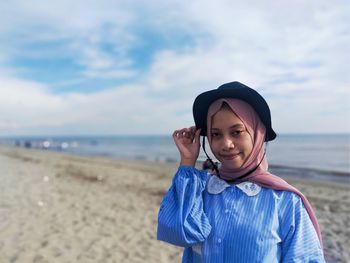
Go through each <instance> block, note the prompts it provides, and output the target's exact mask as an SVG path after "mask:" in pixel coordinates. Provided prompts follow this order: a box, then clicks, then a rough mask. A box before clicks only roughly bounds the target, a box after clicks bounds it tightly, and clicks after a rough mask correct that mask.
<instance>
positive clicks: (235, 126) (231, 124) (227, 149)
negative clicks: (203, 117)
mask: <svg viewBox="0 0 350 263" xmlns="http://www.w3.org/2000/svg"><path fill="white" fill-rule="evenodd" d="M210 147H211V150H212V152H213V154H214V155H215V157H216V158H217V159H218V160H219V161H220V162H221V163H222V164H223V165H225V167H227V168H229V169H237V168H240V167H242V165H243V164H244V163H245V161H246V160H247V159H248V157H249V155H250V153H251V152H252V150H253V141H252V139H251V137H250V135H249V133H248V131H247V130H246V127H245V125H244V124H243V122H242V121H241V120H240V119H239V118H238V117H237V115H236V114H235V113H234V112H233V111H232V110H231V109H228V108H222V109H221V110H219V111H218V112H217V113H216V114H215V115H214V116H213V117H212V125H211V145H210Z"/></svg>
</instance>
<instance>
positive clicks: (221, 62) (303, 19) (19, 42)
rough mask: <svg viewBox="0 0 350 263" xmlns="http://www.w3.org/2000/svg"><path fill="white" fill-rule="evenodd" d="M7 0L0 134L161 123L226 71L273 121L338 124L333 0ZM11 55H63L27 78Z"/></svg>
mask: <svg viewBox="0 0 350 263" xmlns="http://www.w3.org/2000/svg"><path fill="white" fill-rule="evenodd" d="M34 2H35V1H34ZM15 3H17V4H16V5H13V4H12V5H6V4H4V3H1V4H0V7H1V8H2V10H4V13H5V15H4V16H3V17H2V18H1V20H0V22H2V23H0V34H1V35H3V36H5V37H6V38H5V39H6V41H4V42H2V43H1V44H0V51H2V52H0V54H1V55H0V72H1V75H2V77H1V78H0V103H1V105H3V106H2V108H3V110H2V111H1V114H0V129H1V130H2V131H0V133H2V134H12V133H22V134H25V133H33V134H38V133H52V134H55V133H56V134H69V133H80V134H94V133H99V134H102V133H105V134H125V133H134V134H144V133H147V134H149V133H170V132H171V131H172V130H173V129H176V128H179V127H178V126H189V125H192V122H193V121H192V116H191V108H192V102H193V100H194V98H195V97H196V96H197V95H198V94H199V93H200V92H203V91H206V90H209V89H213V88H216V87H217V86H218V85H220V84H222V83H225V82H228V81H232V80H239V81H241V82H243V83H245V84H247V85H249V86H251V87H253V88H256V89H257V90H258V91H259V92H261V93H262V94H263V95H264V96H265V98H266V99H267V101H268V102H269V104H270V107H271V109H272V115H273V118H274V119H273V123H274V125H275V127H276V130H277V131H279V132H350V127H349V124H348V123H347V122H346V120H348V119H349V117H350V116H349V106H347V105H350V103H349V99H348V98H349V95H350V94H349V84H350V79H349V74H347V72H346V70H347V67H346V65H347V64H348V62H347V61H349V55H348V54H350V50H349V45H348V43H349V36H350V34H349V29H348V28H349V22H347V14H348V11H349V10H348V9H347V8H346V4H345V3H344V2H343V1H335V2H332V3H329V2H327V1H321V2H320V1H317V2H316V1H314V2H313V1H310V2H308V3H305V2H301V1H288V2H283V3H276V2H275V1H273V2H272V1H268V2H264V4H261V3H260V2H255V3H254V4H251V3H249V4H248V3H243V2H232V1H219V2H215V4H214V3H213V2H210V1H192V2H191V3H181V2H178V1H167V2H166V3H164V2H158V1H157V2H152V3H148V4H146V3H144V2H143V1H136V2H135V3H133V4H132V5H131V4H127V3H123V2H117V1H113V2H110V1H99V2H97V1H96V2H95V1H87V2H86V1H84V2H82V1H75V2H74V3H71V2H68V1H57V2H56V1H55V2H50V3H47V4H45V3H41V2H40V3H39V2H38V3H37V4H33V3H32V2H31V3H30V4H29V3H27V2H25V1H17V2H15ZM72 5H73V6H72ZM9 12H13V14H12V15H11V16H10V15H8V13H9ZM13 16H15V17H16V18H18V19H13ZM1 25H2V26H1ZM3 25H7V26H3ZM10 44H11V45H10ZM28 47H31V48H28ZM136 54H137V55H136ZM15 57H19V58H24V57H26V58H30V59H34V60H36V59H38V58H48V57H49V58H51V59H52V60H55V59H58V58H60V57H66V58H67V60H68V61H70V62H69V65H68V64H67V68H69V70H72V74H71V75H70V76H71V78H68V79H60V78H58V77H57V78H55V77H54V76H60V74H59V73H60V68H57V69H56V70H57V73H56V72H54V71H53V72H51V73H54V74H53V77H52V81H47V80H45V81H44V80H43V79H40V77H38V76H36V77H32V78H31V77H30V74H29V73H30V72H31V70H33V69H31V68H26V67H25V68H24V69H23V68H21V65H13V64H11V63H10V62H11V61H13V59H14V58H15ZM145 57H147V61H146V62H145V59H144V58H145ZM19 61H20V59H19ZM23 70H25V71H26V72H27V75H26V76H25V77H23V76H22V75H21V72H22V73H23ZM43 70H44V69H43ZM28 72H29V73H28ZM38 72H40V71H38ZM105 81H106V82H105ZM107 81H110V82H107ZM86 84H89V85H90V86H95V87H96V89H94V90H95V91H94V92H89V93H87V92H85V91H84V85H86ZM60 86H61V87H68V88H69V87H77V88H74V89H73V88H72V89H71V90H70V91H69V89H68V88H67V89H65V90H66V92H60V93H58V92H57V90H58V89H59V88H60ZM67 90H68V91H67ZM85 90H86V89H85Z"/></svg>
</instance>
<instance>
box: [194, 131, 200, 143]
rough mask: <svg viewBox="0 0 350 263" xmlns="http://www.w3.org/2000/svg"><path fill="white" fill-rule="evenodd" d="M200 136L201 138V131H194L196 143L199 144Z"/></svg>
mask: <svg viewBox="0 0 350 263" xmlns="http://www.w3.org/2000/svg"><path fill="white" fill-rule="evenodd" d="M200 136H201V129H198V130H196V133H195V137H194V140H195V141H196V142H200Z"/></svg>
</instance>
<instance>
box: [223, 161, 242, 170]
mask: <svg viewBox="0 0 350 263" xmlns="http://www.w3.org/2000/svg"><path fill="white" fill-rule="evenodd" d="M221 163H222V164H223V165H224V166H225V167H226V168H229V169H239V168H241V167H242V165H243V162H228V161H226V160H222V161H221Z"/></svg>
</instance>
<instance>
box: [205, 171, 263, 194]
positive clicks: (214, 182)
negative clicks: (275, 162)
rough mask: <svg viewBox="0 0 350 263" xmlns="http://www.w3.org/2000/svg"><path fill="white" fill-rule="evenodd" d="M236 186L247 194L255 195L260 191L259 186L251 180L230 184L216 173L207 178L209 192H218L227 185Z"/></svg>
mask: <svg viewBox="0 0 350 263" xmlns="http://www.w3.org/2000/svg"><path fill="white" fill-rule="evenodd" d="M233 186H237V187H238V188H239V189H240V190H241V191H242V192H243V193H245V194H246V195H247V196H255V195H257V194H259V193H260V191H261V186H259V185H257V184H255V183H252V182H242V183H239V184H236V185H230V184H228V183H227V182H226V181H225V180H222V179H220V178H219V177H217V176H216V175H212V176H210V178H209V181H208V185H207V189H208V192H209V193H210V194H220V193H221V192H223V191H224V190H225V189H226V188H227V187H233Z"/></svg>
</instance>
